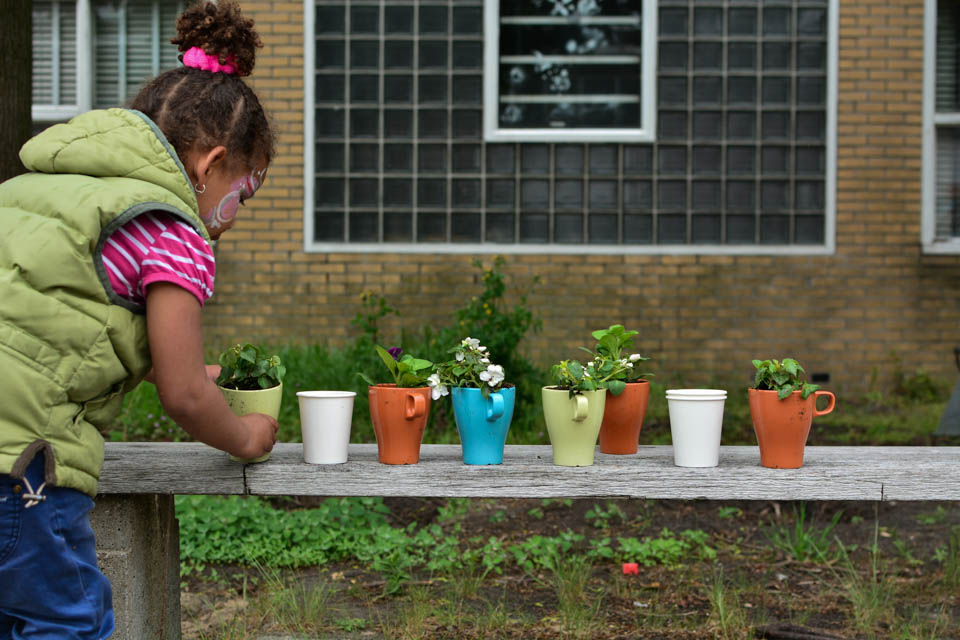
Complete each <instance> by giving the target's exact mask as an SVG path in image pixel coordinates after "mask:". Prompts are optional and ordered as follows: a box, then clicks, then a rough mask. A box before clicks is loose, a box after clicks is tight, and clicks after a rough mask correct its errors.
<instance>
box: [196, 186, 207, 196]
mask: <svg viewBox="0 0 960 640" xmlns="http://www.w3.org/2000/svg"><path fill="white" fill-rule="evenodd" d="M193 190H194V191H196V192H197V193H200V194H202V193H203V192H204V191H206V190H207V185H203V186H202V187H201V186H200V185H196V184H195V185H193Z"/></svg>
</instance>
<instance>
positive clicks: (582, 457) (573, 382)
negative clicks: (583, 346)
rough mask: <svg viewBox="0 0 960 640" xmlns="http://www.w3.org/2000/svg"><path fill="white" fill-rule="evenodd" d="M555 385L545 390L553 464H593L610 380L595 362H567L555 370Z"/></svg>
mask: <svg viewBox="0 0 960 640" xmlns="http://www.w3.org/2000/svg"><path fill="white" fill-rule="evenodd" d="M551 376H552V377H553V380H554V382H556V384H555V385H550V386H546V387H543V388H542V389H541V395H542V398H543V418H544V421H545V422H546V424H547V433H548V434H549V436H550V444H551V445H552V446H553V463H554V464H558V465H563V466H567V467H586V466H590V465H592V464H593V454H594V449H595V448H596V444H597V436H598V435H599V433H600V424H601V422H602V421H603V410H604V407H605V405H606V401H607V381H606V380H604V379H603V377H602V376H601V374H600V373H599V372H598V371H597V369H596V363H595V362H588V363H587V364H586V366H584V365H582V364H581V363H580V362H578V361H577V360H563V361H561V362H559V363H558V364H555V365H553V368H552V369H551Z"/></svg>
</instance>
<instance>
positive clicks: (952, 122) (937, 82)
mask: <svg viewBox="0 0 960 640" xmlns="http://www.w3.org/2000/svg"><path fill="white" fill-rule="evenodd" d="M925 20H926V26H925V39H924V41H925V47H924V120H925V123H924V125H925V126H924V132H925V134H924V141H923V142H924V176H923V225H922V229H923V245H924V250H925V251H927V252H930V253H960V5H958V4H957V3H956V2H954V1H953V0H927V4H926V14H925Z"/></svg>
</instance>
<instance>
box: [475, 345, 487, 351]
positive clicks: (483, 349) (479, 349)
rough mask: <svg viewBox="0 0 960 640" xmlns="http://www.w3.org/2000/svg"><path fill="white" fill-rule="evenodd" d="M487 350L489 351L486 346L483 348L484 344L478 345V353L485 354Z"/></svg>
mask: <svg viewBox="0 0 960 640" xmlns="http://www.w3.org/2000/svg"><path fill="white" fill-rule="evenodd" d="M486 350H487V348H486V347H485V346H483V345H482V344H478V345H477V351H480V352H483V351H486Z"/></svg>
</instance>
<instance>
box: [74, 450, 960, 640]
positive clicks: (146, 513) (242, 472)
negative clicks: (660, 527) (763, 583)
mask: <svg viewBox="0 0 960 640" xmlns="http://www.w3.org/2000/svg"><path fill="white" fill-rule="evenodd" d="M177 494H210V495H218V494H219V495H261V496H270V495H311V496H384V497H387V496H418V497H471V498H480V497H500V498H549V497H565V498H653V499H665V500H693V499H708V500H811V501H813V500H869V501H889V500H960V447H808V448H807V451H806V456H805V460H804V466H803V468H801V469H789V470H787V469H765V468H763V467H761V466H760V452H759V450H758V448H757V447H746V446H740V447H721V450H720V466H718V467H713V468H706V469H687V468H680V467H675V466H674V465H673V452H672V449H671V447H669V446H645V447H640V451H639V452H638V453H637V454H635V455H630V456H613V455H604V454H601V453H598V454H597V456H596V462H595V464H594V465H593V466H591V467H558V466H555V465H554V464H553V457H552V453H551V449H550V447H549V446H548V445H529V446H528V445H510V446H507V448H506V452H505V453H504V461H503V464H502V465H496V466H482V467H481V466H468V465H464V464H463V462H462V461H461V458H460V446H459V445H430V444H428V445H423V447H422V449H421V454H420V463H419V464H416V465H404V466H390V465H383V464H380V463H379V462H378V461H377V446H376V445H375V444H352V445H350V454H349V461H348V462H347V463H346V464H343V465H329V466H317V465H308V464H305V463H304V462H303V455H302V448H301V445H299V444H278V445H277V446H276V448H275V449H274V451H273V455H272V456H271V459H270V460H269V461H267V462H266V463H262V464H257V465H244V464H238V463H236V462H231V461H230V460H229V459H228V457H227V455H226V454H225V453H222V452H220V451H217V450H215V449H211V448H210V447H207V446H205V445H202V444H194V443H110V444H107V447H106V460H105V462H104V466H103V473H102V474H101V477H100V496H99V497H98V498H97V508H96V509H95V510H94V513H93V516H92V521H93V524H94V529H95V530H96V532H97V545H98V555H99V558H100V563H101V566H102V567H103V570H104V571H105V572H106V573H107V575H108V576H109V577H110V580H111V582H112V583H113V587H114V609H115V613H116V618H117V633H116V634H115V635H114V636H113V638H114V639H115V640H142V639H145V638H161V639H163V640H169V639H171V638H173V639H176V638H180V573H179V569H180V545H179V533H178V528H177V521H176V517H175V511H174V502H173V496H174V495H177Z"/></svg>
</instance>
